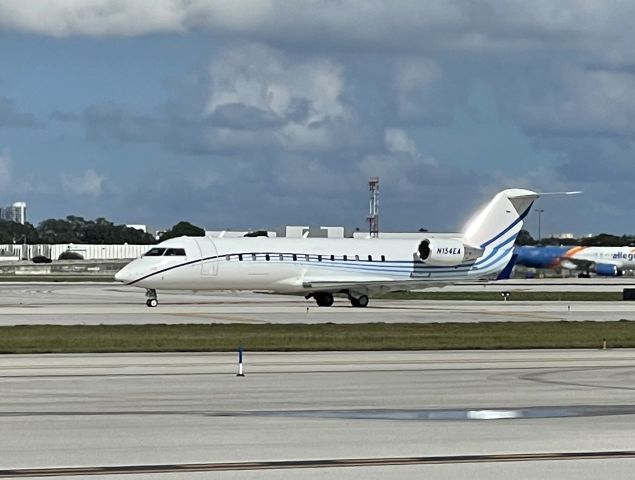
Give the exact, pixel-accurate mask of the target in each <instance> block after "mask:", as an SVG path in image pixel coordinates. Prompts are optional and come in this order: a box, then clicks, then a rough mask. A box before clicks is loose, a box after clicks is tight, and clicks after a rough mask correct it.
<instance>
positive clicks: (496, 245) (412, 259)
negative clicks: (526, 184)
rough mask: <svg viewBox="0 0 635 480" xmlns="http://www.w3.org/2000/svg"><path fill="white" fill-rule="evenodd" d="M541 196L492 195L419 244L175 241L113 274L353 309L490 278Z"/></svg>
mask: <svg viewBox="0 0 635 480" xmlns="http://www.w3.org/2000/svg"><path fill="white" fill-rule="evenodd" d="M538 196H539V194H537V193H536V192H532V191H530V190H522V189H509V190H504V191H502V192H500V193H498V194H497V195H496V196H495V197H494V198H493V199H492V200H491V201H490V202H489V203H488V204H487V205H486V206H485V207H484V208H483V209H482V210H480V211H479V212H478V213H477V214H476V215H475V216H474V217H473V218H472V219H471V220H470V222H468V224H467V226H466V227H465V229H464V231H463V233H462V234H457V235H456V237H451V238H448V237H447V236H445V235H444V236H436V237H435V236H434V235H430V234H428V235H426V234H425V233H422V234H421V235H422V236H421V239H412V238H410V239H382V238H367V239H353V238H268V237H242V238H214V239H212V238H208V237H180V238H172V239H170V240H166V241H164V242H161V243H159V244H158V245H156V246H155V247H154V248H152V249H151V250H150V251H148V252H147V253H146V254H145V255H144V256H142V257H140V258H138V259H136V260H133V261H132V262H130V263H129V264H128V265H126V266H125V267H124V268H123V269H121V270H120V271H119V272H118V273H117V274H116V275H115V279H116V280H118V281H120V282H123V283H125V284H126V285H134V286H137V287H142V288H145V289H147V294H146V295H147V296H148V299H147V302H146V303H147V305H148V306H150V307H155V306H157V304H158V300H157V297H156V291H157V289H166V290H193V291H199V290H259V291H262V290H265V291H272V292H279V293H303V294H304V295H305V297H306V298H310V297H313V298H314V299H315V301H316V303H317V304H318V305H319V306H324V307H328V306H331V305H332V304H333V294H334V293H344V294H346V295H348V298H349V300H350V302H351V304H352V305H353V306H354V307H365V306H366V305H368V297H369V296H370V295H373V294H377V293H383V292H387V291H391V290H408V289H413V288H422V287H425V286H431V285H434V284H437V285H438V284H448V283H453V282H457V281H461V280H467V279H478V278H482V277H485V276H489V275H492V274H495V273H497V272H499V271H501V270H503V268H505V266H506V265H507V264H508V263H509V262H510V260H511V258H512V255H513V250H514V241H515V240H516V236H517V235H518V232H519V231H520V229H521V227H522V224H523V219H524V218H525V216H526V215H527V214H528V213H529V211H530V209H531V205H532V203H533V202H534V200H535V199H536V198H538Z"/></svg>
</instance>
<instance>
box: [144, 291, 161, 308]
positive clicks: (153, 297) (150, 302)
mask: <svg viewBox="0 0 635 480" xmlns="http://www.w3.org/2000/svg"><path fill="white" fill-rule="evenodd" d="M146 297H148V299H147V300H146V305H147V306H148V307H153V308H154V307H156V306H157V305H158V304H159V300H158V299H157V291H156V290H155V289H154V288H148V289H147V290H146Z"/></svg>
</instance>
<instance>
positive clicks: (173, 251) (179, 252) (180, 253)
mask: <svg viewBox="0 0 635 480" xmlns="http://www.w3.org/2000/svg"><path fill="white" fill-rule="evenodd" d="M165 256H166V257H184V256H185V249H184V248H168V249H167V250H166V252H165Z"/></svg>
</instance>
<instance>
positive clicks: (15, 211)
mask: <svg viewBox="0 0 635 480" xmlns="http://www.w3.org/2000/svg"><path fill="white" fill-rule="evenodd" d="M0 217H1V218H2V220H6V221H8V222H15V223H21V224H22V225H24V224H25V223H26V202H15V203H13V204H12V205H9V206H7V207H3V208H2V209H0Z"/></svg>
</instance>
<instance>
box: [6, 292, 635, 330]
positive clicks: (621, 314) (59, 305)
mask: <svg viewBox="0 0 635 480" xmlns="http://www.w3.org/2000/svg"><path fill="white" fill-rule="evenodd" d="M446 288H450V287H446ZM452 288H455V289H456V288H461V286H456V287H452ZM462 288H467V289H473V288H480V289H484V288H502V287H501V285H500V284H498V283H495V284H491V286H487V285H476V286H473V285H467V286H463V287H462ZM504 288H508V289H511V288H512V286H509V285H508V286H507V287H504ZM543 288H546V289H547V290H548V287H543ZM584 288H586V287H584ZM512 291H513V290H512ZM512 295H513V293H512ZM159 300H160V304H159V306H158V307H156V308H148V307H146V306H145V303H144V293H143V290H140V289H133V288H129V287H123V286H121V285H118V284H115V283H103V284H100V283H95V284H73V283H67V284H60V283H48V284H47V283H38V284H32V283H11V284H0V325H27V324H59V325H72V324H93V325H95V324H121V323H131V324H135V323H136V324H147V323H323V322H341V323H363V322H387V323H391V322H392V323H394V322H484V321H558V320H597V321H607V320H623V319H627V320H633V319H635V303H633V302H557V301H556V302H517V301H513V302H512V301H503V300H502V299H501V300H500V301H487V302H486V301H430V300H380V299H372V300H371V304H370V305H369V307H368V308H361V309H360V308H351V306H350V304H349V302H348V301H347V300H346V299H345V298H338V299H336V302H335V305H334V306H333V307H330V308H324V307H322V308H320V307H317V306H316V305H315V302H314V301H312V300H306V299H304V297H302V296H289V295H269V294H263V293H253V292H201V293H197V294H194V293H191V292H190V293H188V292H159Z"/></svg>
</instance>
